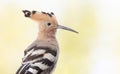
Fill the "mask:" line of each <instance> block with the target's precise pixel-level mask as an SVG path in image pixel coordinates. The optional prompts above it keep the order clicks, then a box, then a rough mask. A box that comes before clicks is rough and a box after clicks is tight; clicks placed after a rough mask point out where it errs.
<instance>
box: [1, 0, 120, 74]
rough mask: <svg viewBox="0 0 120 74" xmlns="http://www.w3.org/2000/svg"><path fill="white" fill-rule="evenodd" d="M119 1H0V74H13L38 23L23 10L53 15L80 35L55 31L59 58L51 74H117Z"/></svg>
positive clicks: (119, 61)
mask: <svg viewBox="0 0 120 74" xmlns="http://www.w3.org/2000/svg"><path fill="white" fill-rule="evenodd" d="M119 3H120V1H119V0H1V1H0V74H15V72H16V70H17V69H18V68H19V66H20V65H21V59H22V57H23V52H24V49H25V48H26V47H27V46H28V45H29V44H31V43H32V42H33V41H34V40H35V39H36V36H37V31H38V28H37V24H36V23H35V22H34V21H32V20H30V19H28V18H25V17H24V15H23V13H22V10H24V9H27V10H37V11H46V12H51V11H52V12H54V13H55V14H56V17H57V19H58V21H59V23H60V24H62V25H65V26H68V27H70V28H73V29H75V30H77V31H78V32H79V34H75V33H71V32H68V31H64V30H58V31H57V35H56V37H57V39H58V42H59V46H60V56H59V61H58V64H57V67H56V69H55V71H54V74H120V4H119Z"/></svg>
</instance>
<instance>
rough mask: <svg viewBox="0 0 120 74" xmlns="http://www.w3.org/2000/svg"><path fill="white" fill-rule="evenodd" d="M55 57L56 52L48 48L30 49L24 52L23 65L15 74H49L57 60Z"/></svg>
mask: <svg viewBox="0 0 120 74" xmlns="http://www.w3.org/2000/svg"><path fill="white" fill-rule="evenodd" d="M56 55H57V51H55V50H53V49H51V48H49V47H36V46H35V47H32V48H31V49H29V50H28V51H26V53H25V56H24V58H23V64H22V66H21V67H20V68H19V70H18V71H17V73H16V74H44V72H46V73H45V74H50V70H52V69H53V67H54V65H55V62H56V60H57V57H56ZM47 71H48V73H47Z"/></svg>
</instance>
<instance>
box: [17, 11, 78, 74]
mask: <svg viewBox="0 0 120 74" xmlns="http://www.w3.org/2000/svg"><path fill="white" fill-rule="evenodd" d="M23 13H24V16H25V17H28V18H31V19H32V20H35V21H36V22H37V23H38V25H39V32H38V36H37V39H36V40H35V41H34V42H33V43H32V44H31V45H30V46H28V48H27V49H25V51H24V57H23V59H22V65H21V67H20V68H19V69H18V70H17V72H16V74H51V73H52V71H53V69H54V68H55V66H56V63H57V60H58V55H59V46H58V43H57V40H56V37H55V34H56V30H57V29H65V30H69V31H72V32H75V33H78V32H77V31H75V30H73V29H70V28H68V27H65V26H61V25H59V24H58V22H57V20H56V17H55V15H54V13H53V12H51V13H46V12H38V11H28V10H23Z"/></svg>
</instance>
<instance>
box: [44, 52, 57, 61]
mask: <svg viewBox="0 0 120 74" xmlns="http://www.w3.org/2000/svg"><path fill="white" fill-rule="evenodd" d="M43 58H47V59H49V60H50V61H52V62H53V61H55V59H56V57H54V56H53V55H52V54H51V53H46V54H44V56H43Z"/></svg>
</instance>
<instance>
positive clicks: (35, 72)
mask: <svg viewBox="0 0 120 74" xmlns="http://www.w3.org/2000/svg"><path fill="white" fill-rule="evenodd" d="M28 71H30V72H31V73H33V74H37V72H38V71H37V70H36V69H33V68H29V69H28Z"/></svg>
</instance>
